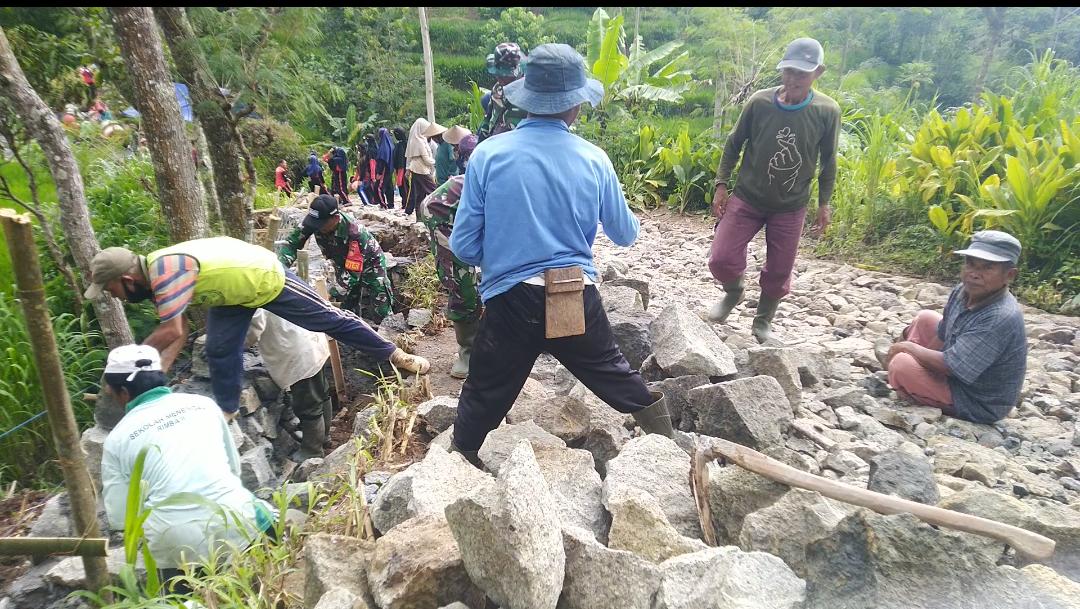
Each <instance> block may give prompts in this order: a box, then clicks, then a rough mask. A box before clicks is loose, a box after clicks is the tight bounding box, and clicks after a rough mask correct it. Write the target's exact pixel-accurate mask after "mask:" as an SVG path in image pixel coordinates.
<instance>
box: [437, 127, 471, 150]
mask: <svg viewBox="0 0 1080 609" xmlns="http://www.w3.org/2000/svg"><path fill="white" fill-rule="evenodd" d="M471 133H472V131H469V130H468V129H466V128H465V127H462V126H461V125H454V126H453V127H450V128H449V129H448V130H447V131H446V133H445V134H444V135H443V138H442V139H443V141H444V142H446V143H447V144H450V145H452V146H457V145H458V144H459V143H460V142H461V140H462V138H464V137H465V136H466V135H469V134H471Z"/></svg>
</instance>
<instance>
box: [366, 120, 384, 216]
mask: <svg viewBox="0 0 1080 609" xmlns="http://www.w3.org/2000/svg"><path fill="white" fill-rule="evenodd" d="M364 158H365V159H366V161H365V162H366V163H367V179H366V180H365V181H364V190H366V191H367V196H368V199H369V200H370V201H371V203H372V205H378V206H379V207H383V202H382V185H381V184H380V183H379V171H378V166H379V145H378V144H377V143H376V142H375V134H374V133H369V134H367V135H365V136H364Z"/></svg>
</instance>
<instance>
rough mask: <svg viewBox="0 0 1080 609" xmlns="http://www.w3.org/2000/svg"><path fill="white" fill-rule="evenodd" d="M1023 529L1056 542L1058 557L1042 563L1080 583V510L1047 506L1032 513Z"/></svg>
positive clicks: (1048, 504)
mask: <svg viewBox="0 0 1080 609" xmlns="http://www.w3.org/2000/svg"><path fill="white" fill-rule="evenodd" d="M1021 526H1022V527H1023V528H1025V529H1027V530H1029V531H1033V532H1035V533H1038V534H1040V535H1043V536H1046V537H1049V538H1050V539H1053V540H1054V541H1056V542H1057V547H1056V548H1055V549H1054V555H1053V556H1051V557H1050V558H1048V559H1046V560H1045V561H1041V562H1043V563H1044V564H1046V565H1047V566H1049V567H1052V568H1053V569H1054V570H1055V571H1057V572H1058V573H1061V574H1062V575H1064V576H1066V577H1069V578H1071V579H1073V580H1074V581H1077V582H1080V511H1077V510H1074V509H1069V508H1068V507H1065V506H1063V505H1057V504H1051V503H1045V504H1043V505H1039V506H1037V507H1036V508H1035V509H1034V510H1032V511H1031V513H1030V514H1028V516H1027V518H1025V519H1024V521H1023V524H1022V525H1021Z"/></svg>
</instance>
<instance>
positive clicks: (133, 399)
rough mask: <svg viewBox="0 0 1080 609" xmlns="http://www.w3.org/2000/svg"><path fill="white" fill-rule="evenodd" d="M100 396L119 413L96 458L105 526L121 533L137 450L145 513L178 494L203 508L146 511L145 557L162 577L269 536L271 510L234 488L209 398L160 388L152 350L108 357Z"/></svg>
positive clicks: (231, 454)
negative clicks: (142, 454) (104, 395)
mask: <svg viewBox="0 0 1080 609" xmlns="http://www.w3.org/2000/svg"><path fill="white" fill-rule="evenodd" d="M102 389H103V390H104V391H107V392H109V393H111V394H113V397H114V398H115V399H116V400H117V402H118V403H119V404H121V405H123V406H124V411H125V414H124V417H123V418H122V419H121V420H120V422H119V423H118V424H117V425H116V427H115V428H114V429H113V430H112V431H111V432H110V433H109V435H108V437H107V438H105V446H104V449H103V452H102V458H101V486H102V495H103V497H104V500H105V513H106V515H107V516H108V518H109V525H110V526H111V527H112V528H114V529H123V528H124V519H125V518H126V516H127V514H126V511H127V494H128V486H129V485H130V484H133V483H134V484H138V480H133V479H132V474H133V469H134V467H135V461H136V460H137V459H138V455H139V453H140V452H141V451H142V450H143V449H144V448H149V450H148V451H147V454H146V461H145V463H144V465H143V471H142V479H143V480H145V481H146V492H147V495H146V498H145V501H146V507H148V508H155V506H159V504H161V503H162V502H164V501H165V500H167V499H169V498H170V497H174V496H176V495H177V494H178V493H189V494H194V495H198V496H200V497H202V499H204V500H206V503H185V504H183V505H168V506H167V507H159V508H158V509H153V510H152V511H151V512H150V516H149V517H148V518H147V519H146V521H145V522H144V523H143V529H144V531H145V534H146V542H147V544H148V547H149V548H150V554H151V555H152V556H153V557H154V560H155V561H156V562H157V565H158V567H159V568H160V569H161V570H162V571H163V574H164V575H165V577H171V576H174V575H178V574H179V569H180V568H181V567H182V566H183V564H184V563H188V562H196V563H197V562H200V561H203V560H205V559H207V558H208V557H210V556H211V554H212V550H213V549H214V548H216V547H219V546H223V545H226V544H228V545H231V546H232V547H234V548H237V549H242V548H244V547H246V546H247V545H248V544H250V543H251V542H252V541H254V540H255V539H257V538H258V536H259V535H261V534H263V533H271V534H272V533H273V530H274V529H273V526H272V525H273V522H274V518H275V516H274V514H273V512H272V511H271V509H270V506H269V505H268V504H267V503H265V502H263V501H260V500H259V499H256V498H255V496H254V495H252V493H251V491H249V490H248V489H246V488H244V485H243V483H242V482H241V481H240V455H239V454H237V450H236V445H235V444H234V442H233V437H232V434H231V433H230V432H229V426H228V424H227V423H226V422H225V416H224V415H223V414H222V411H221V409H220V408H218V405H217V404H215V403H214V401H213V400H211V399H210V398H208V397H204V396H201V395H193V394H187V393H173V392H172V391H171V390H170V389H169V388H168V387H166V386H165V374H164V372H162V370H161V356H160V355H159V354H158V352H157V349H154V348H153V347H150V346H148V345H124V346H122V347H117V348H116V349H113V350H112V352H111V353H109V358H108V361H107V363H106V365H105V387H103V388H102Z"/></svg>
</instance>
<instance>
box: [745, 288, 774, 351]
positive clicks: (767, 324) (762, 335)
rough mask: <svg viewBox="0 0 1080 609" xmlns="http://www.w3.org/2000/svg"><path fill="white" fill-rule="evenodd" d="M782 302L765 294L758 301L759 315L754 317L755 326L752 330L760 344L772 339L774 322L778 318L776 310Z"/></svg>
mask: <svg viewBox="0 0 1080 609" xmlns="http://www.w3.org/2000/svg"><path fill="white" fill-rule="evenodd" d="M780 300H781V299H779V298H770V297H768V296H766V295H764V294H762V295H761V298H759V299H758V305H757V315H755V316H754V325H753V326H752V327H751V329H750V332H751V333H752V334H753V335H754V338H755V339H757V342H758V343H764V342H765V341H767V340H769V338H771V337H772V320H773V317H775V316H776V308H777V307H779V306H780Z"/></svg>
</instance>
